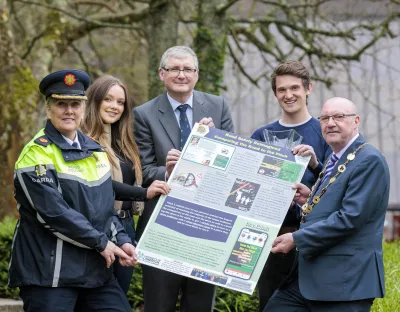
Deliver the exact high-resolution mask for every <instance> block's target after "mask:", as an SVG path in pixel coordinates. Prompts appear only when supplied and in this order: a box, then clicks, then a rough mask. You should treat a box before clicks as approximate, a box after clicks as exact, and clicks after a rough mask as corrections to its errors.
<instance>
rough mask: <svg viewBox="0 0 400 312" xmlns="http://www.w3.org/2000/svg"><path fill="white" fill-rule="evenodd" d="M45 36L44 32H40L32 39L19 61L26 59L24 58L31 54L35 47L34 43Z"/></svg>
mask: <svg viewBox="0 0 400 312" xmlns="http://www.w3.org/2000/svg"><path fill="white" fill-rule="evenodd" d="M45 34H46V30H44V31H42V32H40V33H39V34H38V35H37V36H35V37H33V39H32V40H31V42H30V43H29V45H28V48H27V49H26V51H25V53H24V54H22V56H21V59H23V60H24V59H26V57H27V56H28V55H29V53H31V51H32V49H33V47H34V46H35V43H36V42H37V41H38V40H39V39H41V38H42V37H43V36H44V35H45Z"/></svg>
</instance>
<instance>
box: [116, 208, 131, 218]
mask: <svg viewBox="0 0 400 312" xmlns="http://www.w3.org/2000/svg"><path fill="white" fill-rule="evenodd" d="M117 214H118V217H119V218H120V219H127V218H132V212H131V210H130V209H129V210H123V209H121V210H120V211H118V213H117Z"/></svg>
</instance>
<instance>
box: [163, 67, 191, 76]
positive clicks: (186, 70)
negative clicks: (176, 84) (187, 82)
mask: <svg viewBox="0 0 400 312" xmlns="http://www.w3.org/2000/svg"><path fill="white" fill-rule="evenodd" d="M161 68H162V69H163V70H165V71H167V72H169V73H171V74H175V75H177V76H179V74H180V73H181V71H183V74H184V75H185V76H190V75H193V74H194V73H195V72H197V69H195V68H184V69H179V68H165V67H161Z"/></svg>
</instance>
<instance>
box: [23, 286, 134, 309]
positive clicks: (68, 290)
mask: <svg viewBox="0 0 400 312" xmlns="http://www.w3.org/2000/svg"><path fill="white" fill-rule="evenodd" d="M20 297H21V298H22V300H23V302H24V311H27V312H73V311H75V312H91V311H102V312H106V311H109V312H111V311H113V312H132V308H131V307H130V305H129V302H128V299H127V298H126V296H125V294H124V292H123V291H122V289H121V287H120V286H119V284H118V282H117V280H114V281H113V282H111V283H108V284H105V285H103V286H101V287H97V288H81V287H41V286H22V287H20Z"/></svg>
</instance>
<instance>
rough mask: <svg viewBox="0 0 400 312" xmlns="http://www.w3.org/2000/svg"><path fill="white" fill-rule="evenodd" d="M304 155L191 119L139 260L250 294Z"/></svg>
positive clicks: (302, 168) (144, 237)
mask: <svg viewBox="0 0 400 312" xmlns="http://www.w3.org/2000/svg"><path fill="white" fill-rule="evenodd" d="M308 161H309V158H304V157H298V156H294V155H293V154H292V153H291V151H290V150H288V149H284V148H281V147H276V146H271V145H267V144H266V143H264V142H259V141H256V140H252V139H249V138H247V137H241V136H239V135H236V134H232V133H228V132H225V131H222V130H218V129H215V128H208V127H207V126H204V125H199V124H195V126H194V127H193V130H192V132H191V134H190V137H189V138H188V141H187V143H186V145H185V147H184V149H183V151H182V155H181V158H180V160H179V162H178V163H177V165H176V166H175V168H174V171H173V172H172V174H171V176H170V178H169V181H168V183H169V184H170V185H171V192H170V193H169V194H168V195H167V196H162V197H161V198H160V200H159V201H158V204H157V206H156V208H155V210H154V212H153V214H152V216H151V218H150V221H149V223H148V225H147V227H146V229H145V231H144V233H143V235H142V237H141V239H140V241H139V244H138V246H137V254H138V260H139V262H140V263H143V264H146V265H150V266H153V267H156V268H159V269H162V270H166V271H169V272H173V273H176V274H180V275H183V276H187V277H190V278H194V279H198V280H201V281H204V282H208V283H211V284H214V285H217V286H222V287H226V288H230V289H233V290H237V291H241V292H244V293H247V294H252V293H253V291H254V288H255V287H256V284H257V281H258V278H259V277H260V274H261V271H262V269H263V267H264V264H265V262H266V260H267V258H268V255H269V253H270V250H271V246H272V243H273V241H274V239H275V238H276V236H277V234H278V231H279V228H280V227H281V224H282V222H283V219H284V217H285V215H286V213H287V210H288V209H289V206H290V204H291V202H292V200H293V196H294V193H295V191H294V190H292V186H293V185H294V184H295V183H297V182H300V180H301V178H302V176H303V174H304V172H305V169H306V166H307V164H308Z"/></svg>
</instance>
